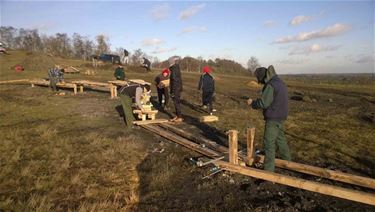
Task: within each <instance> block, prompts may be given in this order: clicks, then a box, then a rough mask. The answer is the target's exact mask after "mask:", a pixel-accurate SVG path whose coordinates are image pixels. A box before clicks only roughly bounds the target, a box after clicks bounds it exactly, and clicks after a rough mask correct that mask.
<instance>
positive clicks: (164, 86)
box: [155, 68, 169, 109]
mask: <svg viewBox="0 0 375 212" xmlns="http://www.w3.org/2000/svg"><path fill="white" fill-rule="evenodd" d="M155 84H156V90H157V91H158V99H159V104H160V108H161V109H164V108H168V103H169V70H168V69H167V68H166V69H164V70H163V72H162V73H161V74H159V75H158V76H156V78H155ZM163 96H164V105H163Z"/></svg>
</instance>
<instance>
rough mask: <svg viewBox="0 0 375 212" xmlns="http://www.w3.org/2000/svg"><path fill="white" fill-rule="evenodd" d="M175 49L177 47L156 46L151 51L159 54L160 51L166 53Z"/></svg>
mask: <svg viewBox="0 0 375 212" xmlns="http://www.w3.org/2000/svg"><path fill="white" fill-rule="evenodd" d="M175 50H177V48H159V47H157V48H156V49H155V50H154V51H152V52H151V53H152V54H161V53H166V52H172V51H175Z"/></svg>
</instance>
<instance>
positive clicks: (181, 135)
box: [140, 122, 375, 206]
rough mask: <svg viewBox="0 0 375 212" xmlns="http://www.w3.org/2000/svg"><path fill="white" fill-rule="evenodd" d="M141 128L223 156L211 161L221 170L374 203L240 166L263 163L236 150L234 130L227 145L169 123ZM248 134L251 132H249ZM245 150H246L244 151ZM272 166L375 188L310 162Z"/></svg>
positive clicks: (361, 195) (372, 201) (373, 199)
mask: <svg viewBox="0 0 375 212" xmlns="http://www.w3.org/2000/svg"><path fill="white" fill-rule="evenodd" d="M140 126H141V127H142V128H144V129H146V130H148V131H150V132H152V133H155V134H157V135H159V136H162V137H164V138H166V139H168V140H170V141H173V142H176V143H178V144H180V145H182V146H184V147H186V148H188V149H190V150H193V151H196V152H198V153H200V154H202V155H204V156H207V157H209V158H213V159H215V158H219V157H223V156H225V157H226V158H228V159H229V161H225V160H224V159H222V160H213V162H212V163H213V164H215V165H217V166H219V167H220V168H221V169H223V170H227V171H231V172H235V173H239V174H243V175H246V176H250V177H254V178H258V179H262V180H267V181H271V182H274V183H278V184H282V185H287V186H291V187H295V188H300V189H304V190H308V191H312V192H316V193H320V194H325V195H329V196H334V197H338V198H342V199H347V200H352V201H356V202H361V203H365V204H369V205H374V206H375V194H374V193H373V192H363V191H358V190H354V189H348V188H343V187H339V186H333V185H328V184H323V183H319V182H314V181H311V180H305V179H301V178H296V177H291V176H286V175H282V174H278V173H273V172H268V171H264V170H260V169H255V168H252V167H249V166H246V167H244V166H241V165H239V164H241V162H242V164H243V162H246V164H250V162H252V161H257V162H261V163H262V162H263V160H264V156H262V155H259V156H256V155H255V154H252V153H253V146H248V147H247V150H251V151H248V152H247V153H246V154H245V153H242V152H244V151H240V152H239V151H238V148H237V146H238V141H237V133H238V132H237V131H235V130H232V131H229V134H228V138H229V146H230V147H229V148H228V147H225V146H222V145H219V144H217V143H216V142H214V141H211V140H209V139H206V138H202V137H199V136H196V135H194V134H192V133H189V132H186V131H184V130H182V129H180V128H178V127H176V126H173V125H171V124H169V123H157V124H155V123H152V122H150V123H148V124H143V125H140ZM248 133H250V135H249V134H248V142H247V144H248V145H253V142H251V141H253V139H254V128H251V129H249V130H248ZM251 133H252V135H251ZM245 152H246V151H245ZM276 166H277V167H280V168H283V169H288V170H292V171H295V172H300V173H304V174H309V175H314V176H319V177H323V178H327V179H330V180H333V181H340V182H345V183H348V184H352V185H358V186H362V187H366V188H370V189H375V179H372V178H367V177H361V176H356V175H352V174H347V173H343V172H339V171H333V170H329V169H323V168H319V167H314V166H310V165H305V164H300V163H295V162H288V161H283V160H280V159H277V160H276Z"/></svg>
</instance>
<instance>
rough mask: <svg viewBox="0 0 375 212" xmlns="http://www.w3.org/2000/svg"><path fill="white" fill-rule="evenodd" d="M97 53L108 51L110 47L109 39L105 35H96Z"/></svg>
mask: <svg viewBox="0 0 375 212" xmlns="http://www.w3.org/2000/svg"><path fill="white" fill-rule="evenodd" d="M96 43H97V46H96V54H103V53H108V52H109V51H110V49H109V39H108V38H107V37H106V36H104V35H98V36H96Z"/></svg>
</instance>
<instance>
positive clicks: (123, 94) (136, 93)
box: [119, 82, 151, 128]
mask: <svg viewBox="0 0 375 212" xmlns="http://www.w3.org/2000/svg"><path fill="white" fill-rule="evenodd" d="M119 91H120V100H121V104H122V108H123V110H124V116H125V117H124V118H125V122H126V125H127V127H128V128H131V127H132V126H133V120H134V116H133V109H132V106H133V103H135V106H136V108H137V109H140V110H144V109H143V106H142V97H143V96H144V95H150V93H151V87H150V85H149V84H139V83H132V82H130V83H126V85H124V86H123V87H121V88H120V90H119Z"/></svg>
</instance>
